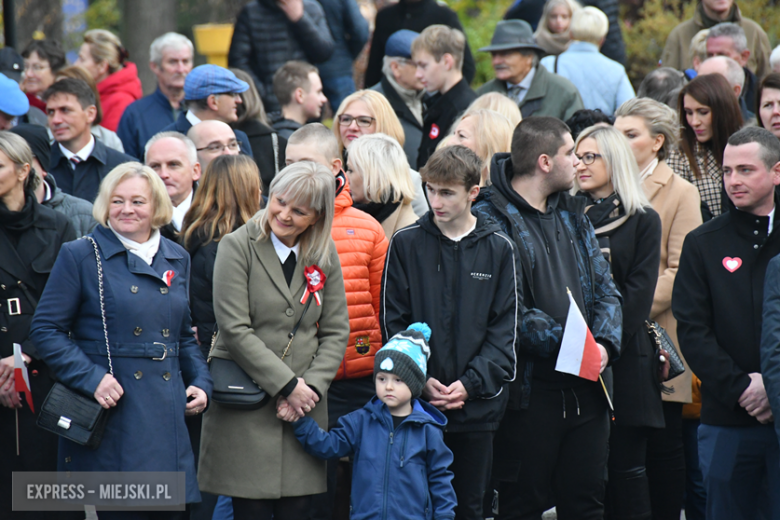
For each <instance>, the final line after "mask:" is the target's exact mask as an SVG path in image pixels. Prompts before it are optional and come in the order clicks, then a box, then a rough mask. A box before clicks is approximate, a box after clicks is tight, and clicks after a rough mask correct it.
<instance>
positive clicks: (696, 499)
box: [682, 419, 707, 520]
mask: <svg viewBox="0 0 780 520" xmlns="http://www.w3.org/2000/svg"><path fill="white" fill-rule="evenodd" d="M682 431H683V447H684V448H685V518H686V519H687V520H705V518H706V516H705V511H706V508H707V492H706V491H705V490H704V481H703V478H702V475H701V468H700V467H699V435H698V432H699V420H698V419H683V423H682Z"/></svg>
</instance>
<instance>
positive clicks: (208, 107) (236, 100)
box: [163, 65, 252, 157]
mask: <svg viewBox="0 0 780 520" xmlns="http://www.w3.org/2000/svg"><path fill="white" fill-rule="evenodd" d="M247 90H249V85H248V84H247V83H246V82H245V81H241V80H240V79H238V78H237V77H236V75H235V74H233V73H232V72H230V71H229V70H228V69H226V68H224V67H219V66H217V65H201V66H199V67H195V68H194V69H192V72H190V73H189V74H188V75H187V79H185V80H184V101H185V103H186V104H187V111H186V112H182V113H180V114H179V117H178V119H176V121H175V122H174V123H173V124H171V125H168V126H166V127H165V128H164V129H163V132H170V131H174V132H179V133H180V134H184V135H187V132H189V131H190V128H192V127H193V126H194V125H197V124H198V123H200V122H201V121H208V120H212V119H215V120H217V121H222V122H223V123H227V124H231V123H235V122H236V121H238V105H239V104H240V103H241V96H239V94H241V93H242V92H246V91H247ZM234 132H235V134H236V139H238V143H239V145H241V153H243V154H245V155H248V156H250V157H252V147H251V146H250V145H249V138H248V137H247V136H246V134H245V133H244V132H242V131H241V130H234Z"/></svg>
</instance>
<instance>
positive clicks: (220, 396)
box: [208, 298, 314, 410]
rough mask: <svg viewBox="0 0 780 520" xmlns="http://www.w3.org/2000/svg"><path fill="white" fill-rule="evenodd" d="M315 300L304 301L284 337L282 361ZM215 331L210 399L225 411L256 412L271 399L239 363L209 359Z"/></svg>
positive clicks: (211, 362)
mask: <svg viewBox="0 0 780 520" xmlns="http://www.w3.org/2000/svg"><path fill="white" fill-rule="evenodd" d="M313 299H314V298H309V299H308V300H307V301H306V305H304V307H303V312H302V313H301V318H300V319H299V320H298V323H296V324H295V327H294V328H293V330H292V332H290V333H289V334H288V335H287V337H288V338H290V341H289V342H288V343H287V347H286V348H285V349H284V352H283V353H282V359H284V358H285V357H287V353H288V352H289V351H290V346H291V345H292V342H293V338H295V333H296V332H298V327H300V326H301V322H302V321H303V317H304V316H306V311H307V310H309V305H311V301H312V300H313ZM217 333H218V332H217V331H214V335H213V336H212V337H211V351H210V352H209V360H208V361H209V371H210V372H211V379H212V381H213V382H214V389H213V391H212V393H211V400H212V401H214V402H215V403H218V404H220V405H222V406H224V407H225V408H232V409H234V410H257V409H259V408H262V407H263V406H265V405H266V404H268V401H270V400H271V396H270V395H269V394H268V392H266V391H265V390H263V389H262V388H260V385H258V384H257V383H255V381H254V380H253V379H252V378H251V377H249V374H247V373H246V372H244V370H243V369H242V368H241V367H240V366H238V363H236V362H235V361H233V360H232V359H221V358H216V357H212V355H211V353H212V352H213V351H214V345H215V344H216V342H217Z"/></svg>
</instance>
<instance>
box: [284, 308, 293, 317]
mask: <svg viewBox="0 0 780 520" xmlns="http://www.w3.org/2000/svg"><path fill="white" fill-rule="evenodd" d="M284 313H285V314H286V315H287V316H289V317H291V318H292V317H293V316H294V315H295V311H294V310H292V309H291V308H289V307H288V308H287V310H286V311H284Z"/></svg>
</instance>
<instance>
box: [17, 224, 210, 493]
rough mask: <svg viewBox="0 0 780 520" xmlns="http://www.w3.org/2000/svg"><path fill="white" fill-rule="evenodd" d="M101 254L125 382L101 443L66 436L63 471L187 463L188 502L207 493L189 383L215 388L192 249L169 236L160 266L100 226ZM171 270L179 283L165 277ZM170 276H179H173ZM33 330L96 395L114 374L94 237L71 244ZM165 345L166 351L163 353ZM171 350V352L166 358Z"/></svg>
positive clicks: (63, 372)
mask: <svg viewBox="0 0 780 520" xmlns="http://www.w3.org/2000/svg"><path fill="white" fill-rule="evenodd" d="M92 236H93V237H94V239H95V241H96V242H97V244H98V247H99V249H100V252H101V261H102V264H103V279H104V301H105V310H106V321H107V325H108V340H109V346H110V349H111V359H112V362H113V369H114V377H116V379H117V381H118V382H119V384H121V385H122V388H123V389H124V395H123V396H122V398H121V399H120V400H119V402H118V404H117V406H116V407H115V408H112V409H111V410H110V414H109V419H108V424H107V426H106V431H105V435H104V437H103V441H102V443H101V445H100V447H99V448H98V449H97V450H96V451H93V450H90V449H89V448H85V447H83V446H79V445H77V444H75V443H72V442H70V441H67V440H65V439H62V438H61V439H60V446H59V455H58V457H59V460H58V468H59V470H61V471H183V472H185V477H186V483H187V486H186V487H187V490H186V500H187V502H197V501H199V500H200V493H199V491H198V487H197V481H196V477H195V460H194V457H193V454H192V448H191V445H190V440H189V436H188V434H187V427H186V426H185V424H184V409H185V406H186V401H187V399H186V394H185V389H186V388H187V387H188V386H190V385H194V386H197V387H199V388H201V389H203V390H204V391H205V392H206V393H207V394H208V395H209V397H210V396H211V389H212V383H211V377H210V375H209V372H208V368H207V365H206V361H205V360H204V359H203V355H202V354H201V352H200V349H199V348H198V345H197V343H196V341H195V337H194V335H193V332H192V329H191V322H190V311H189V303H188V295H189V271H190V257H189V255H188V254H187V252H186V251H185V250H184V249H183V248H182V247H180V246H179V245H177V244H174V243H173V242H171V241H169V240H167V239H165V238H161V239H160V247H159V250H158V252H157V254H156V255H155V257H154V261H153V262H152V265H151V266H150V265H147V264H146V263H145V262H144V261H143V260H142V259H141V258H140V257H138V256H137V255H135V254H132V253H129V252H128V251H127V250H126V249H125V247H124V246H123V245H122V244H121V242H120V241H119V240H118V238H117V237H116V236H115V235H114V233H113V232H112V231H111V230H109V229H108V228H105V227H102V226H98V227H97V228H95V230H94V232H93V233H92ZM168 271H172V272H173V277H172V279H170V286H169V285H168V284H167V283H166V282H165V281H164V280H163V278H164V276H165V274H166V272H168ZM169 276H170V274H169ZM31 329H32V330H31V338H32V340H33V341H34V342H35V345H36V346H37V348H38V349H39V352H40V354H41V356H42V357H43V358H44V360H45V361H46V363H48V364H49V366H50V367H51V369H52V371H53V373H54V375H55V376H56V377H57V379H58V380H59V381H61V382H62V383H64V384H65V385H67V386H69V387H70V388H72V389H75V390H78V391H81V392H82V393H84V394H86V395H90V396H91V395H93V394H94V392H95V390H96V389H97V386H98V384H99V383H100V381H101V379H102V378H103V376H104V375H105V374H106V373H107V372H108V366H109V364H108V357H107V355H106V347H105V340H104V335H103V324H102V319H101V312H100V298H99V289H98V273H97V265H96V261H95V253H94V249H93V246H92V243H91V242H90V241H88V240H77V241H75V242H71V243H69V244H66V245H65V246H63V248H62V250H61V252H60V254H59V256H58V258H57V261H56V263H55V264H54V268H53V270H52V273H51V276H50V278H49V283H48V285H47V286H46V289H45V291H44V293H43V296H42V297H41V301H40V303H39V304H38V308H37V311H36V313H35V317H34V319H33V323H32V327H31ZM164 352H165V355H163V354H164ZM161 358H164V359H161Z"/></svg>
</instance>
